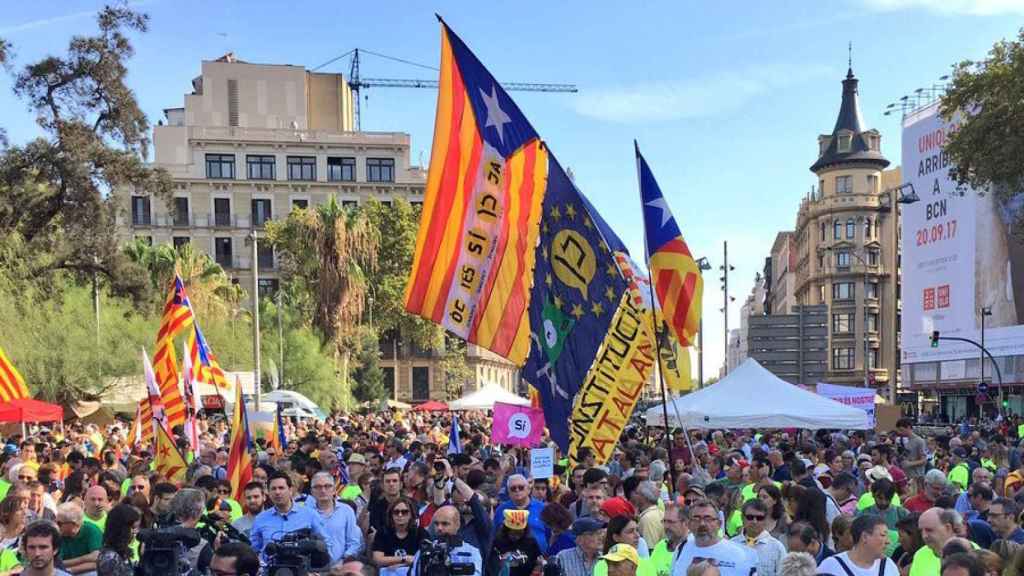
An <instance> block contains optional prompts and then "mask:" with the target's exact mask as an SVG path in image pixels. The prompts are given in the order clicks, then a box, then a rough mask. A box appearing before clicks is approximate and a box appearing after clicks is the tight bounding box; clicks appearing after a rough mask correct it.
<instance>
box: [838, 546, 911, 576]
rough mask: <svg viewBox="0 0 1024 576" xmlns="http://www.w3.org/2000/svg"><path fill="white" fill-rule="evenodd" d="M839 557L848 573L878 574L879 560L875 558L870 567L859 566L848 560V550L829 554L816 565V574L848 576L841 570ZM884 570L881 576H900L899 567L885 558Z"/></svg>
mask: <svg viewBox="0 0 1024 576" xmlns="http://www.w3.org/2000/svg"><path fill="white" fill-rule="evenodd" d="M839 558H842V559H843V563H844V564H846V567H847V568H849V569H850V573H851V574H852V575H853V576H878V563H879V562H880V560H875V563H874V564H872V565H871V568H861V567H860V566H857V565H856V564H854V563H853V560H850V555H849V553H848V552H843V553H842V554H836V555H835V556H829V557H828V558H826V559H824V560H822V561H821V564H820V565H819V566H818V574H830V575H831V576H850V574H847V573H846V570H843V566H842V565H841V564H840V563H839V560H838V559H839ZM884 560H885V572H884V573H883V574H882V576H900V569H899V568H897V567H896V563H895V562H893V561H892V560H890V559H889V558H885V559H884Z"/></svg>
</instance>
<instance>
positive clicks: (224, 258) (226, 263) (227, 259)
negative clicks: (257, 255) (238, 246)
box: [213, 238, 234, 268]
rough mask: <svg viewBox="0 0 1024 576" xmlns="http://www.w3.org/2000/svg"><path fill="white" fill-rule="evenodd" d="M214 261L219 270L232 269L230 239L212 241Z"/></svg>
mask: <svg viewBox="0 0 1024 576" xmlns="http://www.w3.org/2000/svg"><path fill="white" fill-rule="evenodd" d="M213 250H214V259H215V260H216V261H217V264H220V266H221V268H233V267H234V266H233V255H232V251H231V238H214V239H213Z"/></svg>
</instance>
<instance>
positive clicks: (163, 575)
mask: <svg viewBox="0 0 1024 576" xmlns="http://www.w3.org/2000/svg"><path fill="white" fill-rule="evenodd" d="M138 538H139V542H140V543H142V544H143V545H144V546H145V548H144V549H143V552H142V558H140V559H139V564H138V566H137V567H136V569H135V573H136V575H137V576H185V575H187V574H190V573H191V572H192V566H191V565H190V564H189V562H188V558H187V557H186V552H187V551H188V550H189V549H191V548H194V547H196V546H198V545H199V543H200V542H202V537H200V536H199V533H198V532H196V531H195V530H193V529H191V528H183V527H181V526H177V527H173V528H160V529H156V530H140V531H139V536H138Z"/></svg>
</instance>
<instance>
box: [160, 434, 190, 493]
mask: <svg viewBox="0 0 1024 576" xmlns="http://www.w3.org/2000/svg"><path fill="white" fill-rule="evenodd" d="M155 463H156V471H157V472H159V473H160V474H161V475H162V476H164V477H165V478H167V479H168V480H170V481H171V482H175V483H177V484H178V485H179V486H180V485H181V484H182V483H183V482H185V471H186V469H187V468H188V465H187V464H185V459H184V458H182V457H181V452H178V447H177V446H175V445H174V440H172V439H171V435H170V434H168V432H167V429H166V428H164V427H163V426H161V425H159V424H157V425H156V459H155Z"/></svg>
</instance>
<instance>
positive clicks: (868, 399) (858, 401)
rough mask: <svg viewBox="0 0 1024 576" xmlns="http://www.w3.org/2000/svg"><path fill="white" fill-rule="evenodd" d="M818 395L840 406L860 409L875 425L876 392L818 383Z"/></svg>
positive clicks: (856, 387) (867, 389)
mask: <svg viewBox="0 0 1024 576" xmlns="http://www.w3.org/2000/svg"><path fill="white" fill-rule="evenodd" d="M818 394H819V395H820V396H824V397H825V398H831V399H832V400H835V401H836V402H839V403H840V404H846V405H847V406H853V407H854V408H860V409H861V410H863V411H864V412H866V413H867V415H868V420H869V421H870V422H871V426H872V427H874V425H875V390H874V389H873V388H862V387H859V386H839V385H837V384H827V383H825V382H818Z"/></svg>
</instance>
